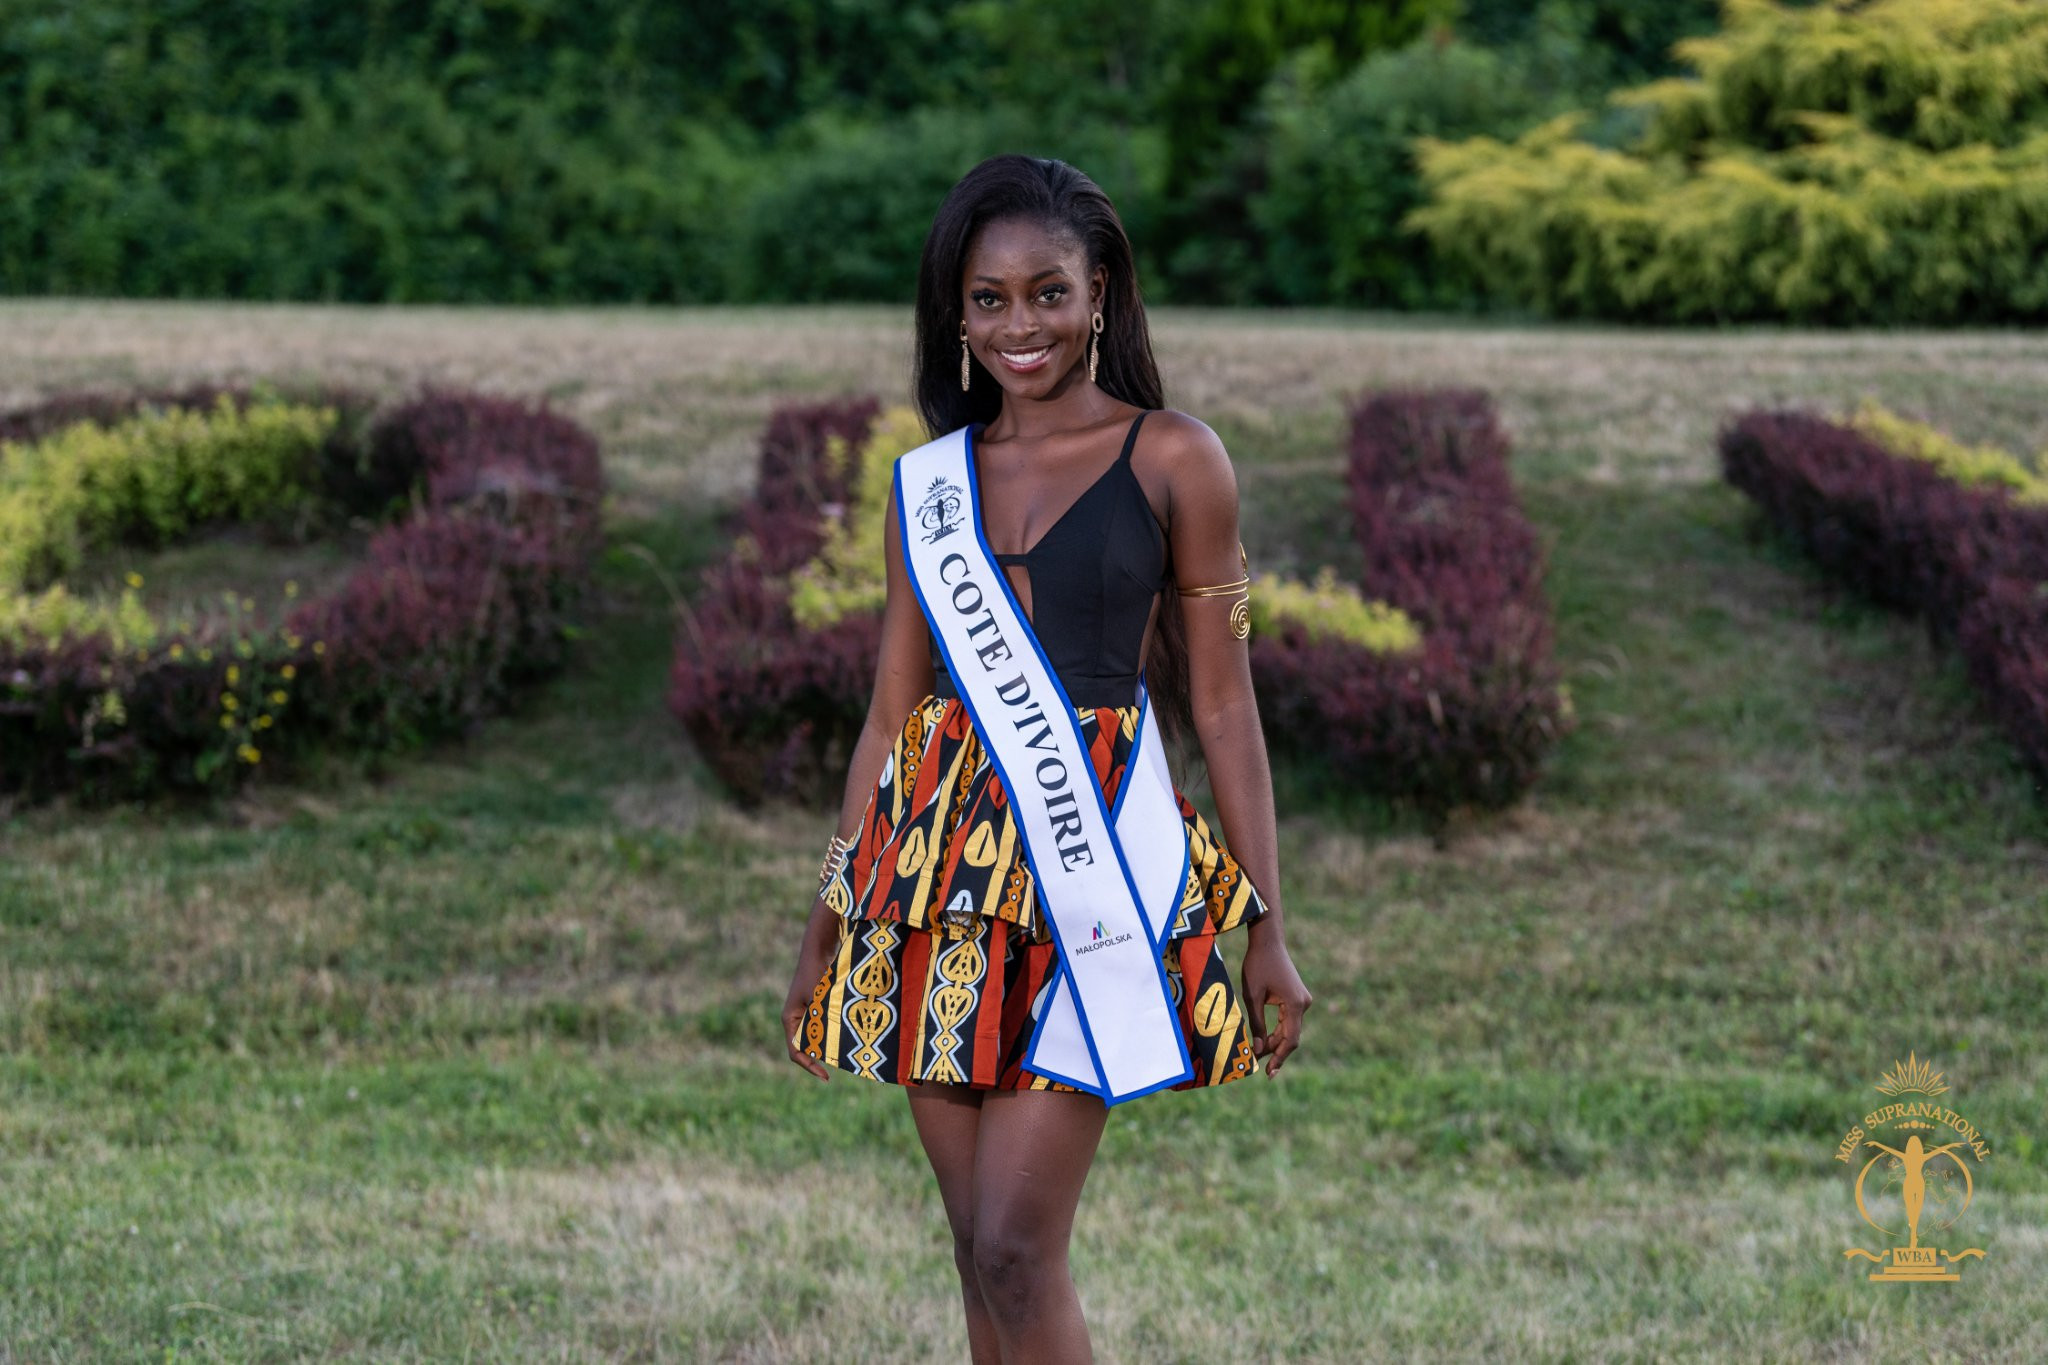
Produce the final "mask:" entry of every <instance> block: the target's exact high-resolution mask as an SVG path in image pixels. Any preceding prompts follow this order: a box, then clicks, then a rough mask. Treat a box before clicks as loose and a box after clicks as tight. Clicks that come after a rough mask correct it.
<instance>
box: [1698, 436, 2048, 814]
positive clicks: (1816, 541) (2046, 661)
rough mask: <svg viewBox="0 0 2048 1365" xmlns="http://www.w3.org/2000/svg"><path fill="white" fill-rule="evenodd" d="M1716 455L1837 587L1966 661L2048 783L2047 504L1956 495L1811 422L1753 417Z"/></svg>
mask: <svg viewBox="0 0 2048 1365" xmlns="http://www.w3.org/2000/svg"><path fill="white" fill-rule="evenodd" d="M1717 445H1718V449H1719V452H1720V457H1721V473H1722V477H1723V478H1724V479H1726V480H1727V481H1728V482H1729V483H1730V484H1732V485H1733V486H1734V487H1736V488H1738V489H1740V490H1741V491H1742V492H1743V493H1745V494H1747V495H1748V496H1749V497H1750V498H1751V499H1752V500H1753V501H1754V502H1755V503H1756V504H1757V506H1758V507H1759V508H1760V509H1761V510H1762V512H1763V515H1764V518H1765V519H1766V521H1768V522H1769V523H1770V524H1771V525H1772V526H1773V527H1774V528H1776V529H1777V531H1778V532H1779V533H1781V534H1782V535H1784V536H1786V537H1787V538H1788V539H1790V540H1791V541H1792V542H1793V543H1794V544H1795V545H1797V546H1798V547H1799V548H1800V549H1801V550H1803V551H1804V552H1805V553H1806V554H1807V555H1809V556H1811V557H1812V558H1813V559H1814V560H1815V562H1817V563H1818V564H1819V565H1820V567H1821V568H1822V569H1823V570H1824V571H1825V572H1826V573H1827V574H1828V575H1829V576H1830V577H1832V578H1834V579H1836V580H1837V581H1839V582H1841V583H1843V584H1845V585H1847V586H1848V587H1849V588H1850V589H1851V590H1853V591H1855V592H1857V593H1859V594H1860V595H1862V596H1864V597H1866V598H1868V599H1869V600H1871V601H1874V602H1876V603H1878V604H1880V605H1882V606H1885V607H1889V608H1891V609H1893V610H1895V611H1901V612H1908V613H1911V614H1914V615H1917V616H1919V617H1920V618H1921V619H1922V620H1923V621H1924V622H1925V624H1926V627H1927V632H1928V638H1929V640H1930V641H1931V642H1932V643H1933V644H1934V645H1935V646H1936V647H1937V648H1944V647H1953V648H1955V649H1957V650H1958V651H1960V653H1961V654H1962V657H1963V660H1964V663H1965V666H1966V667H1967V669H1968V672H1969V675H1970V679H1971V681H1972V683H1973V684H1974V685H1975V686H1976V687H1977V688H1978V690H1979V692H1980V694H1981V695H1982V696H1983V698H1984V700H1985V705H1986V709H1987V711H1988V712H1989V714H1990V715H1991V716H1992V717H1993V719H1994V720H1995V721H1996V722H1997V723H1998V724H1999V726H2000V727H2001V728H2002V729H2004V730H2005V732H2006V734H2007V735H2008V736H2009V737H2010V738H2011V739H2012V742H2013V743H2014V745H2015V746H2016V747H2017V748H2018V749H2019V752H2020V755H2021V757H2022V758H2023V759H2024V760H2025V762H2026V763H2027V765H2028V766H2029V767H2030V768H2031V769H2032V770H2033V772H2034V773H2035V774H2036V776H2037V777H2038V778H2039V779H2040V780H2041V781H2042V782H2048V506H2042V505H2040V504H2028V503H2023V502H2020V501H2018V500H2016V499H2015V498H2014V496H2013V492H2012V490H2011V489H2010V488H2008V487H2006V486H2004V485H2001V484H1999V483H1996V482H1988V483H1983V484H1977V485H1965V484H1961V483H1958V482H1956V481H1955V480H1954V479H1952V478H1950V477H1948V476H1947V475H1946V474H1945V473H1944V472H1943V468H1944V467H1943V466H1942V465H1939V464H1936V463H1932V462H1930V461H1928V460H1926V459H1923V458H1916V457H1914V456H1912V455H1910V454H1902V453H1897V452H1894V451H1893V450H1891V449H1889V448H1887V447H1886V446H1884V445H1882V444H1880V443H1879V442H1878V440H1877V439H1876V438H1875V437H1874V436H1872V435H1870V434H1868V433H1866V432H1864V431H1859V430H1857V429H1855V428H1854V427H1852V426H1849V425H1846V424H1844V423H1840V422H1836V421H1831V420H1829V419H1828V418H1825V417H1822V416H1818V415H1816V414H1813V413H1807V412H1798V411H1792V410H1787V409H1759V410H1754V411H1751V412H1746V413H1743V414H1741V415H1739V416H1737V417H1735V418H1732V419H1731V420H1729V421H1728V422H1726V423H1724V424H1723V426H1722V428H1721V430H1720V432H1719V433H1718V438H1717Z"/></svg>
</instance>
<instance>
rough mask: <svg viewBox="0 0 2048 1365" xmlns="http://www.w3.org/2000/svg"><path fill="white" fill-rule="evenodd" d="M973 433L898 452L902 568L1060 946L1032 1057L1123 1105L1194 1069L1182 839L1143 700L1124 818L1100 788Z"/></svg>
mask: <svg viewBox="0 0 2048 1365" xmlns="http://www.w3.org/2000/svg"><path fill="white" fill-rule="evenodd" d="M972 439H973V438H972V434H971V430H970V429H969V428H967V427H961V428H959V429H958V430H955V431H951V432H948V433H947V434H946V435H944V436H941V437H939V438H937V439H936V440H933V441H928V442H926V443H925V444H924V445H921V446H919V447H918V448H917V449H915V450H913V451H910V452H909V453H908V454H906V455H903V456H902V457H900V458H899V459H898V460H897V461H896V470H895V477H896V508H897V515H898V518H899V529H900V531H901V533H902V541H903V558H904V564H905V568H906V569H907V570H908V572H909V576H910V582H911V586H912V588H913V589H914V590H915V592H916V595H917V601H918V606H919V607H920V608H922V609H923V611H924V615H925V619H926V621H928V622H929V623H930V625H931V628H932V634H933V636H934V637H935V638H936V639H937V640H938V643H939V648H940V650H941V652H942V653H943V654H944V656H945V659H946V668H947V671H948V672H949V673H950V674H951V675H952V677H953V679H954V682H955V683H956V684H957V686H958V688H959V692H960V699H961V701H962V702H963V703H964V704H965V705H966V707H967V711H968V715H969V717H970V718H971V719H972V720H973V722H974V728H975V731H976V733H977V734H979V735H980V737H981V742H982V746H983V748H985V749H986V750H987V751H988V754H989V757H990V759H991V761H992V762H994V764H995V766H996V771H997V773H998V774H999V775H1000V776H1001V777H1002V780H1003V789H1004V791H1005V792H1006V793H1008V796H1009V800H1010V803H1011V807H1012V810H1013V811H1014V818H1015V819H1016V821H1017V828H1018V830H1019V832H1020V833H1021V834H1022V835H1023V838H1024V854H1025V858H1026V860H1027V861H1028V862H1029V863H1030V866H1031V874H1032V878H1033V880H1034V881H1035V882H1036V884H1037V888H1038V895H1039V900H1040V902H1041V903H1042V904H1043V905H1044V907H1045V910H1046V914H1047V916H1048V918H1049V919H1050V920H1051V922H1052V930H1053V940H1054V942H1055V943H1056V944H1057V945H1058V948H1059V965H1058V968H1057V969H1056V970H1057V978H1056V980H1055V982H1054V990H1053V993H1052V995H1051V997H1050V1000H1051V1003H1050V1005H1049V1006H1048V1007H1047V1009H1046V1010H1045V1012H1044V1014H1043V1016H1042V1017H1041V1018H1040V1020H1039V1022H1038V1029H1037V1032H1036V1033H1035V1034H1034V1036H1033V1038H1032V1043H1031V1051H1030V1053H1029V1054H1028V1057H1029V1059H1030V1060H1027V1063H1026V1064H1027V1065H1028V1066H1029V1067H1030V1069H1031V1070H1033V1071H1035V1072H1038V1073H1039V1074H1041V1075H1046V1076H1051V1077H1053V1078H1054V1079H1056V1080H1060V1081H1064V1082H1065V1083H1067V1084H1068V1085H1072V1086H1075V1087H1077V1088H1078V1089H1082V1090H1086V1091H1088V1092H1090V1093H1092V1094H1096V1095H1100V1096H1101V1097H1102V1098H1103V1100H1104V1101H1106V1102H1107V1103H1109V1104H1118V1103H1121V1102H1122V1101H1124V1100H1130V1099H1136V1098H1137V1097H1138V1096H1140V1095H1144V1094H1148V1093H1150V1092H1151V1091H1154V1090H1158V1089H1162V1088H1164V1087H1166V1086H1170V1085H1175V1084H1178V1083H1179V1082H1181V1081H1184V1080H1187V1079H1188V1078H1190V1077H1191V1076H1193V1075H1194V1064H1193V1062H1192V1060H1191V1059H1190V1058H1189V1055H1188V1047H1187V1039H1186V1038H1185V1037H1184V1036H1183V1035H1182V1033H1181V1030H1180V1021H1179V1018H1178V1014H1177V1010H1176V1008H1175V1005H1174V1001H1173V993H1172V987H1171V986H1170V985H1169V984H1168V982H1167V979H1166V968H1165V965H1164V964H1163V963H1162V962H1161V961H1160V959H1159V947H1160V943H1161V942H1162V941H1163V939H1164V936H1165V934H1166V931H1167V928H1168V927H1169V920H1170V917H1171V916H1172V914H1173V912H1174V910H1175V909H1176V908H1177V907H1178V906H1179V904H1180V900H1181V892H1182V888H1183V886H1184V884H1185V870H1186V869H1185V864H1186V860H1187V836H1186V832H1185V830H1184V829H1183V828H1182V826H1181V822H1180V814H1179V809H1178V807H1177V805H1176V804H1175V803H1174V800H1173V792H1172V788H1171V785H1170V784H1168V783H1167V781H1166V778H1167V772H1166V761H1165V754H1164V752H1163V750H1162V749H1161V748H1160V745H1159V736H1158V724H1157V721H1156V720H1155V719H1154V718H1153V716H1152V708H1151V705H1150V699H1149V697H1148V698H1147V700H1146V704H1145V705H1144V707H1143V709H1142V718H1143V720H1144V722H1145V723H1144V724H1143V725H1141V726H1140V730H1139V737H1138V742H1137V743H1134V744H1133V746H1132V751H1131V760H1130V764H1129V768H1128V771H1127V772H1126V774H1125V777H1124V780H1123V784H1122V785H1121V786H1120V787H1119V788H1118V792H1117V796H1118V800H1117V811H1116V813H1115V815H1114V816H1112V814H1111V812H1110V810H1109V806H1108V803H1107V802H1105V801H1104V800H1103V798H1102V787H1101V784H1099V783H1098V782H1097V781H1096V780H1095V765H1094V761H1093V759H1092V758H1091V757H1090V754H1089V750H1088V746H1087V744H1086V743H1085V742H1084V741H1083V739H1082V737H1081V726H1080V722H1079V720H1078V719H1077V718H1076V717H1075V715H1074V708H1073V706H1072V704H1071V703H1070V702H1069V701H1068V699H1067V693H1066V689H1065V688H1064V687H1062V686H1061V685H1060V681H1059V678H1058V676H1057V675H1056V674H1055V673H1054V672H1053V670H1052V665H1051V663H1050V662H1049V661H1048V660H1047V659H1046V657H1045V651H1044V649H1043V648H1042V647H1041V646H1040V644H1039V642H1038V637H1037V636H1036V635H1035V634H1034V633H1033V632H1032V629H1031V623H1030V621H1029V620H1028V619H1026V617H1025V615H1024V612H1023V609H1022V608H1021V607H1020V606H1019V605H1018V602H1017V599H1016V596H1015V594H1014V593H1012V592H1011V590H1010V582H1009V579H1008V578H1006V577H1005V576H1004V574H1003V571H1002V569H1001V568H1000V567H999V566H998V565H997V563H996V560H995V556H994V555H993V554H991V553H990V552H989V548H988V539H987V536H986V535H985V534H984V533H983V530H982V525H981V499H980V496H979V493H978V490H977V488H976V484H975V473H974V450H973V445H972ZM1148 735H1149V736H1150V740H1149V743H1147V742H1146V737H1147V736H1148ZM1169 816H1170V817H1171V823H1168V819H1167V817H1169ZM1134 862H1135V864H1136V866H1135V867H1134V866H1133V863H1134ZM1169 864H1170V872H1171V876H1169V875H1168V874H1167V871H1165V870H1163V869H1167V868H1168V865H1169ZM1140 869H1142V870H1143V872H1144V879H1143V881H1140V880H1139V878H1138V876H1137V875H1136V874H1137V872H1138V871H1139V870H1140Z"/></svg>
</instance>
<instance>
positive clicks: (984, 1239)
mask: <svg viewBox="0 0 2048 1365" xmlns="http://www.w3.org/2000/svg"><path fill="white" fill-rule="evenodd" d="M1108 1116H1109V1110H1108V1107H1107V1106H1105V1105H1104V1104H1103V1102H1102V1101H1101V1099H1100V1098H1098V1097H1096V1096H1094V1095H1085V1094H1079V1093H1076V1092H1073V1091H1062V1090H992V1091H989V1092H988V1093H987V1094H985V1095H984V1096H983V1097H982V1107H981V1115H980V1120H981V1121H980V1125H979V1130H978V1133H977V1143H976V1148H975V1155H974V1197H973V1214H972V1224H973V1233H974V1268H975V1271H976V1274H977V1277H978V1279H979V1281H980V1284H981V1301H982V1304H983V1306H984V1307H985V1309H986V1311H987V1313H988V1316H989V1318H990V1320H991V1321H993V1323H994V1324H995V1334H996V1338H997V1339H998V1340H999V1341H1000V1342H1001V1343H1002V1358H1003V1359H1004V1360H1007V1361H1029V1362H1032V1365H1039V1362H1045V1365H1069V1362H1074V1361H1090V1360H1093V1359H1094V1355H1093V1352H1092V1350H1091V1348H1090V1346H1089V1344H1088V1325H1087V1323H1085V1322H1084V1321H1083V1320H1082V1317H1081V1299H1080V1296H1079V1295H1078V1294H1076V1293H1075V1292H1074V1281H1073V1277H1072V1276H1071V1275H1070V1274H1069V1273H1068V1271H1067V1241H1068V1238H1069V1237H1070V1236H1071V1235H1072V1233H1073V1230H1074V1210H1075V1208H1076V1206H1078V1205H1079V1204H1080V1202H1081V1186H1082V1185H1083V1183H1085V1182H1086V1180H1087V1179H1088V1168H1089V1166H1090V1164H1092V1163H1093V1162H1094V1160H1095V1147H1096V1144H1097V1143H1098V1142H1099V1141H1100V1140H1101V1138H1102V1128H1103V1124H1104V1122H1105V1121H1106V1120H1107V1118H1108ZM977 1359H978V1357H977Z"/></svg>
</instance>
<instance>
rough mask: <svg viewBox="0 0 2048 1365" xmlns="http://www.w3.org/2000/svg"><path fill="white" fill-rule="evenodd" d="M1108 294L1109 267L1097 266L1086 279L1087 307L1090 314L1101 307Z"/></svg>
mask: <svg viewBox="0 0 2048 1365" xmlns="http://www.w3.org/2000/svg"><path fill="white" fill-rule="evenodd" d="M1108 293H1109V267H1108V266H1106V265H1098V266H1096V267H1095V270H1094V272H1093V273H1092V274H1091V275H1089V277H1088V307H1089V310H1090V311H1091V312H1092V311H1094V310H1095V309H1098V308H1100V307H1102V300H1103V298H1104V296H1105V295H1107V294H1108Z"/></svg>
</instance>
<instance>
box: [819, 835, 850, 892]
mask: <svg viewBox="0 0 2048 1365" xmlns="http://www.w3.org/2000/svg"><path fill="white" fill-rule="evenodd" d="M854 843H855V840H852V839H841V838H840V837H839V836H838V835H836V834H835V835H833V836H832V842H831V843H830V844H829V845H827V846H826V849H825V861H824V862H823V863H822V864H821V865H820V866H819V868H818V889H819V890H820V891H823V890H824V889H825V887H826V885H827V884H828V883H829V882H830V881H831V880H832V879H833V878H834V877H836V876H838V875H839V873H840V872H841V870H842V869H844V868H845V866H846V859H847V856H848V855H849V854H851V853H852V852H853V846H854Z"/></svg>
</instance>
